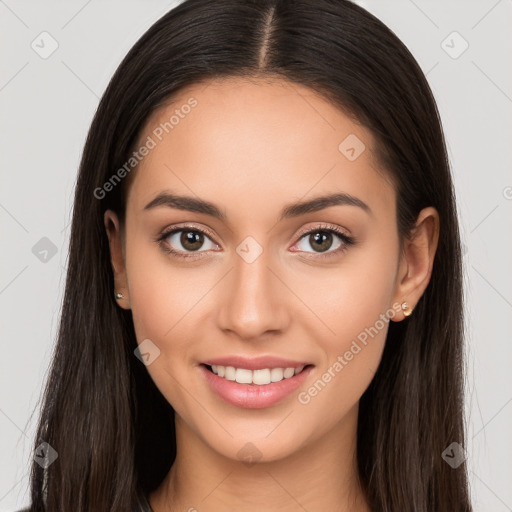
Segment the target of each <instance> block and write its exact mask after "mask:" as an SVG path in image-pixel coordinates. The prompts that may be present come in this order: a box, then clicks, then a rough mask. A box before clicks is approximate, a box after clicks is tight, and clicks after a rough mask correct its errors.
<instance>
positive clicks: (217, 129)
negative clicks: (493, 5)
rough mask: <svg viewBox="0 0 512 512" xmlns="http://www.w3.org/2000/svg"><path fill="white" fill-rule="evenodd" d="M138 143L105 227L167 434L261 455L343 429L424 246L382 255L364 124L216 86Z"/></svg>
mask: <svg viewBox="0 0 512 512" xmlns="http://www.w3.org/2000/svg"><path fill="white" fill-rule="evenodd" d="M186 105H189V107H186ZM171 116H174V118H172V117H171ZM170 120H171V121H170ZM166 122H167V123H168V124H167V125H165V123H166ZM162 126H164V127H166V129H164V128H162ZM167 132H168V133H167ZM148 137H150V139H151V140H152V141H153V142H154V144H153V143H152V142H149V140H150V139H148ZM139 141H140V145H143V144H147V145H148V147H149V146H151V148H150V149H149V151H147V154H146V156H145V157H144V158H143V159H142V161H141V162H140V163H139V165H138V167H137V169H136V171H133V174H132V175H131V176H130V178H129V179H130V184H129V189H128V195H127V209H126V224H125V230H124V234H123V235H122V236H121V233H120V231H119V223H118V220H117V217H116V215H115V213H113V212H111V211H108V212H107V213H106V216H105V220H106V225H107V229H108V232H109V239H110V243H111V252H112V259H113V265H114V272H115V279H116V290H118V291H119V290H120V291H122V292H123V294H124V298H123V299H122V300H120V301H119V305H120V306H121V307H124V308H130V309H131V310H132V314H133V321H134V326H135V332H136V335H137V341H138V343H139V344H140V343H142V342H143V341H144V340H150V341H149V342H148V341H145V343H146V345H145V347H146V349H147V348H148V347H149V349H150V350H149V353H150V356H149V358H150V359H149V360H150V361H151V362H150V364H148V365H147V370H148V372H149V374H150V376H151V378H152V379H153V380H154V382H155V384H156V386H157V387H158V388H159V389H160V391H161V392H162V394H163V395H164V396H165V397H166V399H167V400H168V401H169V403H170V404H171V405H172V406H173V408H174V410H175V412H176V423H177V427H178V428H179V429H183V430H182V431H183V432H185V431H186V432H188V433H189V434H190V435H192V436H194V437H195V438H196V439H198V440H200V441H201V443H202V444H203V445H204V446H207V447H208V448H209V449H211V450H212V451H213V452H216V453H218V454H222V455H223V456H225V457H228V458H231V459H240V458H241V457H242V456H243V450H244V449H245V450H248V449H252V450H255V451H256V450H257V453H258V457H261V460H276V459H279V458H283V457H285V456H288V455H290V454H293V453H294V452H297V451H298V450H301V449H303V448H305V447H307V446H311V445H313V444H314V443H315V442H316V441H318V440H319V439H321V438H322V436H325V435H327V434H328V433H330V432H336V431H341V430H343V428H344V427H343V425H344V424H345V423H346V422H347V421H348V419H349V418H352V419H353V418H354V417H355V415H356V413H357V406H358V402H359V399H360V397H361V395H362V394H363V392H364V391H365V389H366V388H367V387H368V385H369V383H370V382H371V380H372V378H373V376H374V374H375V371H376V369H377V367H378V365H379V361H380V359H381V355H382V351H383V348H384V343H385V339H386V334H387V330H388V326H389V320H390V319H393V321H400V320H403V314H402V312H401V311H400V309H399V306H397V303H398V304H400V303H401V302H402V301H403V299H404V297H406V298H407V300H408V302H409V303H410V305H412V306H413V305H414V302H415V301H416V300H417V298H419V295H421V293H422V291H423V289H424V287H425V286H426V283H427V282H428V277H429V275H430V269H431V257H433V256H432V255H431V254H430V256H427V254H426V253H427V252H429V251H428V250H427V251H426V252H425V251H423V252H422V251H421V250H420V249H417V248H416V249H411V250H410V252H409V253H408V254H409V259H407V255H406V256H403V255H402V253H401V252H400V250H399V237H398V233H397V227H396V226H397V224H396V210H395V201H396V194H395V190H394V187H393V186H392V184H391V183H390V181H389V179H387V178H386V174H385V173H384V172H383V171H382V170H381V169H379V168H378V162H376V161H375V160H374V157H373V148H374V139H373V137H372V135H371V133H370V132H369V131H367V130H366V129H364V128H363V127H361V126H360V125H358V124H355V123H354V121H353V120H351V119H350V118H348V117H347V116H346V115H345V114H343V113H342V112H341V111H340V110H338V109H337V108H335V107H334V106H332V105H331V104H330V103H328V102H327V101H326V100H324V99H322V98H321V97H320V96H318V95H317V94H316V93H315V92H314V91H312V90H310V89H308V88H305V87H303V86H299V85H297V84H290V83H289V82H285V81H273V82H270V81H257V80H252V81H249V80H244V79H224V80H219V81H215V82H209V83H207V84H202V85H195V86H191V87H188V88H187V89H184V90H182V92H181V93H180V94H179V96H177V97H176V98H175V99H174V101H173V103H172V104H170V105H168V106H165V107H162V108H160V109H159V110H158V111H156V112H155V113H154V114H153V115H152V116H151V117H150V118H149V120H148V122H147V124H146V126H145V128H144V131H143V133H142V135H141V136H140V139H139ZM173 196H186V198H190V199H189V200H185V199H176V197H173ZM326 196H329V197H330V199H329V200H324V201H322V200H318V198H322V197H326ZM201 202H208V203H209V204H208V205H206V206H205V205H204V204H202V203H201ZM310 202H311V204H309V206H305V203H310ZM171 231H172V232H171ZM429 233H430V234H429ZM421 236H422V235H421V234H420V235H419V237H420V238H421ZM429 237H430V238H429ZM432 238H435V237H434V236H433V235H432V231H428V230H427V231H425V236H424V237H423V239H424V240H428V239H432ZM420 245H421V244H420ZM121 246H122V247H123V250H122V256H121V250H120V247H121ZM411 247H413V246H412V245H411ZM207 363H210V365H208V366H207ZM215 363H217V364H216V365H215ZM210 366H211V369H210ZM226 367H232V368H235V370H232V369H226ZM301 367H304V368H302V371H301ZM236 368H239V369H240V370H242V371H238V370H236ZM276 368H293V369H294V370H293V371H291V370H288V371H287V372H286V371H285V372H283V371H280V370H277V369H276ZM253 369H257V370H261V371H255V372H252V371H250V370H253ZM212 370H214V371H216V372H217V375H215V374H214V373H213V371H212ZM290 373H293V377H290V376H289V375H290ZM222 374H224V377H221V376H219V375H222ZM287 375H288V377H286V376H287ZM283 377H286V378H283ZM231 378H235V381H232V380H229V379H231ZM281 379H282V380H281ZM273 380H275V382H270V383H269V381H273ZM237 381H239V382H237ZM254 381H255V382H256V383H254ZM249 382H253V383H249ZM277 427H278V428H277ZM247 443H251V445H249V444H247ZM248 447H251V448H248ZM240 450H242V452H240ZM241 453H242V455H241Z"/></svg>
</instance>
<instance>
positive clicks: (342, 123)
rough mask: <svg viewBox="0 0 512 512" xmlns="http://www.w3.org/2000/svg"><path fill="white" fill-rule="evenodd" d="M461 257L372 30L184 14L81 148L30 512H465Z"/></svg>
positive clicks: (299, 4)
mask: <svg viewBox="0 0 512 512" xmlns="http://www.w3.org/2000/svg"><path fill="white" fill-rule="evenodd" d="M460 252H461V251H460V242H459V232H458V225H457V215H456V205H455V200H454V192H453V186H452V181H451V177H450V170H449V163H448V160H447V155H446V149H445V143H444V138H443V132H442V128H441V125H440V120H439V116H438V112H437V108H436V104H435V101H434V98H433V96H432V93H431V91H430V88H429V86H428V84H427V81H426V79H425V77H424V75H423V73H422V72H421V70H420V68H419V66H418V65H417V63H416V62H415V60H414V58H413V57H412V55H411V54H410V53H409V51H408V50H407V49H406V48H405V46H404V45H403V44H402V43H401V42H400V41H399V39H398V38H397V37H396V36H395V35H394V34H393V33H392V32H391V31H390V30H389V29H388V28H387V27H385V26H384V25H383V24H382V23H381V22H380V21H379V20H377V19H376V18H375V17H373V16H372V15H370V14H369V13H368V12H366V11H365V10H364V9H362V8H360V7H358V6H356V5H354V4H352V3H350V2H348V1H345V0H320V1H313V0H297V1H284V0H283V1H280V0H268V1H256V0H254V1H242V0H220V1H216V2H204V1H199V0H186V1H185V2H183V3H182V4H180V5H179V6H178V7H176V8H175V9H173V10H172V11H170V12H169V13H167V14H166V15H165V16H164V17H162V18H161V19H160V20H159V21H158V22H157V23H155V24H154V25H153V26H152V27H151V28H150V29H149V30H148V31H147V32H146V34H144V35H143V36H142V38H141V39H140V40H139V41H138V42H137V43H136V45H135V46H134V47H133V48H132V50H131V51H130V52H129V54H128V55H127V56H126V58H125V59H124V61H123V62H122V63H121V65H120V66H119V68H118V70H117V71H116V73H115V75H114V77H113V78H112V81H111V82H110V84H109V86H108V88H107V90H106V92H105V94H104V95H103V98H102V100H101V102H100V105H99V107H98V111H97V113H96V116H95V118H94V120H93V123H92V126H91V129H90V132H89V136H88V140H87V143H86V146H85V150H84V154H83V158H82V162H81V166H80V170H79V176H78V181H77V185H76V195H75V203H74V212H73V222H72V229H71V243H70V255H69V266H68V275H67V281H66V290H65V298H64V305H63V311H62V318H61V323H60V330H59V336H58V343H57V346H56V352H55V355H54V358H53V365H52V369H51V375H50V377H49V380H48V383H47V387H46V390H45V400H44V406H43V409H42V414H41V420H40V424H39V428H38V437H37V440H36V443H35V451H36V453H35V461H34V464H33V467H32V480H31V492H32V508H31V510H33V511H40V510H41V511H42V510H45V507H46V510H62V511H64V510H73V511H93V510H94V511H95V512H98V511H117V510H146V511H149V510H153V511H154V512H162V511H169V510H172V511H174V510H189V511H193V510H199V511H221V512H222V511H224V510H234V509H236V510H247V511H253V510H254V511H256V510H258V511H260V510H266V511H273V510H285V511H287V510H308V511H309V512H313V511H316V510H340V511H345V510H351V511H370V510H374V511H377V510H379V511H390V512H391V511H397V510H410V511H427V510H429V511H430V510H439V511H451V512H454V511H457V512H458V511H460V512H462V511H465V512H467V511H470V510H472V509H471V505H470V501H469V496H468V483H467V475H466V467H465V464H464V462H463V459H464V457H463V456H462V455H461V452H460V451H459V450H462V447H463V446H464V429H463V410H462V404H463V388H462V370H461V365H462V348H463V329H462V325H463V323H462V288H461V283H462V279H461V254H460ZM447 450H448V451H447Z"/></svg>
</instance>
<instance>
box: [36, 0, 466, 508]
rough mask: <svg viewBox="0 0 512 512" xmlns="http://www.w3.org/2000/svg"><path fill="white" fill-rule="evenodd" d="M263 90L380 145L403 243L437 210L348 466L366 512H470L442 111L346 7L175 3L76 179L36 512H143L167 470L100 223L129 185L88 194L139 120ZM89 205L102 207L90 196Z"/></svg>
mask: <svg viewBox="0 0 512 512" xmlns="http://www.w3.org/2000/svg"><path fill="white" fill-rule="evenodd" d="M229 76H245V77H251V76H269V77H270V76H272V77H280V78H283V79H286V80H289V81H291V82H294V83H297V84H302V85H305V86H307V87H309V88H311V89H312V90H315V91H317V92H318V93H319V94H321V95H323V96H324V97H325V98H327V99H328V100H329V101H331V102H332V103H333V104H335V105H336V106H338V107H339V108H340V109H343V111H344V112H346V113H348V114H349V115H351V116H352V117H353V118H354V119H356V120H357V121H358V122H360V123H362V124H363V125H364V126H365V127H367V128H368V129H369V130H370V131H371V132H372V133H373V134H374V136H375V138H376V140H377V143H378V147H377V151H376V156H377V157H378V158H379V160H380V163H381V165H382V168H383V169H384V170H385V172H386V173H387V174H388V175H389V176H390V177H391V178H392V180H393V182H394V184H395V187H396V191H397V212H398V217H397V230H398V233H399V235H400V238H401V240H403V239H404V237H406V236H407V235H408V233H409V232H410V230H411V228H412V226H413V225H414V223H415V221H416V218H417V216H418V213H419V212H420V210H421V209H422V208H424V207H426V206H434V207H435V208H436V209H437V211H438V212H439V216H440V226H441V232H440V239H439V245H438V249H437V253H436V256H435V261H434V267H433V273H432V277H431V280H430V283H429V285H428V287H427V289H426V291H425V293H424V294H423V296H422V297H421V299H420V301H419V302H418V304H417V306H416V308H415V310H414V314H413V315H412V316H411V317H410V318H409V319H408V320H407V321H406V322H400V323H393V322H391V323H390V327H389V331H388V337H387V341H386V346H385V349H384V353H383V357H382V361H381V364H380V366H379V368H378V371H377V373H376V375H375V377H374V379H373V381H372V382H371V384H370V386H369V388H368V389H367V390H366V392H365V393H364V395H363V396H362V398H361V402H360V413H359V423H358V440H357V446H358V454H357V455H358V464H359V472H360V478H361V481H362V483H363V486H364V489H365V492H366V494H367V497H368V501H369V503H370V506H371V507H372V510H379V511H385V512H397V511H414V512H420V511H421V512H427V511H450V512H469V511H470V510H472V509H471V505H470V500H469V492H468V483H467V474H466V466H465V464H464V463H462V464H460V465H459V466H458V467H456V468H453V467H452V465H450V464H447V463H446V462H445V460H443V457H442V453H443V451H444V450H445V449H446V447H448V446H449V445H450V444H451V443H453V442H456V443H459V444H460V445H462V446H464V440H465V433H464V421H463V418H464V416H463V386H462V382H463V318H462V311H463V304H462V293H463V292H462V277H461V274H462V270H461V247H460V241H459V231H458V224H457V212H456V205H455V198H454V191H453V185H452V180H451V176H450V168H449V162H448V158H447V152H446V148H445V141H444V136H443V131H442V127H441V123H440V118H439V114H438V111H437V107H436V103H435V100H434V97H433V95H432V92H431V90H430V88H429V85H428V83H427V81H426V78H425V76H424V74H423V73H422V71H421V69H420V67H419V66H418V64H417V63H416V61H415V59H414V58H413V56H412V55H411V53H410V52H409V51H408V50H407V48H406V47H405V46H404V44H403V43H402V42H401V41H400V40H399V39H398V38H397V37H396V36H395V34H394V33H393V32H392V31H391V30H390V29H388V28H387V27H386V26H385V25H384V24H383V23H382V22H381V21H379V20H378V19H377V18H375V17H374V16H373V15H371V14H370V13H368V12H367V11H365V10H364V9H363V8H361V7H358V6H357V5H355V4H353V3H351V2H350V1H348V0H216V1H214V2H209V1H205V0H186V1H184V2H183V3H181V4H180V5H179V6H177V7H176V8H174V9H173V10H171V11H170V12H168V13H167V14H165V15H164V16H163V17H162V18H161V19H159V20H158V21H157V22H156V23H155V24H154V25H153V26H152V27H151V28H150V29H149V30H148V31H147V32H146V33H145V34H144V35H143V36H142V37H141V38H140V40H139V41H138V42H137V43H136V44H135V46H134V47H133V48H132V49H131V50H130V52H129V53H128V55H127V56H126V57H125V59H124V60H123V61H122V63H121V64H120V66H119V68H118V69H117V71H116V73H115V74H114V76H113V78H112V80H111V82H110V83H109V85H108V87H107V90H106V91H105V93H104V95H103V97H102V99H101V101H100V103H99V106H98V110H97V112H96V115H95V117H94V120H93V122H92V125H91V128H90V131H89V134H88V138H87V142H86V145H85V149H84V153H83V157H82V161H81V164H80V169H79V174H78V179H77V183H76V192H75V200H74V209H73V219H72V227H71V239H70V247H69V264H68V271H67V279H66V287H65V295H64V300H63V308H62V315H61V319H60V325H59V332H58V340H57V343H56V346H55V352H54V354H53V361H52V366H51V371H50V375H49V378H48V381H47V384H46V388H45V390H44V395H43V407H42V413H41V418H40V422H39V425H38V430H37V438H36V439H35V444H34V447H38V446H40V444H41V443H42V442H47V443H49V445H50V446H51V447H52V448H53V449H55V450H56V451H57V453H58V458H57V459H56V460H55V461H54V462H53V463H52V464H50V465H49V466H48V468H47V469H46V470H45V471H44V470H43V468H42V467H41V466H40V465H39V464H38V463H36V462H34V463H33V466H32V472H31V497H32V510H33V511H37V512H39V511H41V512H42V511H43V510H45V508H44V502H45V501H46V504H47V510H49V511H73V512H86V511H89V512H92V511H94V512H107V511H110V512H113V511H126V510H138V509H143V507H144V506H145V505H144V503H147V502H146V501H145V497H147V496H148V494H149V492H150V491H152V490H154V489H155V488H156V487H158V485H159V484H160V483H161V481H162V479H163V478H164V476H165V475H166V474H167V472H168V471H169V469H170V467H171V465H172V463H173V461H174V459H175V455H176V441H175V431H174V411H173V409H172V407H171V406H170V405H169V404H168V402H167V401H166V400H165V399H164V397H163V396H162V394H161V393H160V392H159V390H158V389H157V388H156V386H155V385H154V383H153V381H152V380H151V378H150V377H149V374H148V372H147V371H146V368H145V367H144V366H143V365H142V364H141V363H140V361H139V360H138V359H137V358H136V357H135V356H134V353H133V352H134V350H135V348H136V347H137V341H136V337H135V332H134V327H133V321H132V316H131V311H126V310H123V309H121V308H119V307H118V306H117V305H116V303H115V300H114V296H113V291H114V280H113V275H112V269H111V265H110V259H109V258H110V256H109V247H108V240H107V236H106V233H105V228H104V225H103V214H104V212H105V210H106V209H107V208H111V209H113V210H115V211H117V212H118V214H119V215H120V216H121V218H122V216H123V213H124V208H125V202H124V197H125V194H124V193H123V191H124V192H125V188H126V184H125V182H126V180H125V182H122V183H120V186H113V187H111V190H109V191H108V193H105V194H102V195H101V197H100V195H99V194H98V192H97V191H98V189H101V188H102V187H103V186H104V184H105V183H106V182H108V181H109V180H110V179H111V178H112V175H113V174H114V173H115V172H116V170H117V169H119V168H121V167H122V166H123V164H124V163H125V162H127V160H128V159H129V158H130V154H131V152H132V151H133V146H134V143H135V141H136V140H137V137H138V136H139V135H140V131H141V127H142V126H143V125H144V123H145V121H146V120H147V118H148V116H149V115H150V114H151V113H152V112H153V111H154V110H155V109H156V108H158V107H159V105H161V104H163V102H165V101H167V100H168V99H169V98H171V97H172V96H173V95H174V94H176V93H177V92H178V91H180V90H181V89H182V88H184V87H186V86H187V85H190V84H194V83H198V82H201V81H205V80H208V79H210V78H215V77H229ZM95 191H96V193H95Z"/></svg>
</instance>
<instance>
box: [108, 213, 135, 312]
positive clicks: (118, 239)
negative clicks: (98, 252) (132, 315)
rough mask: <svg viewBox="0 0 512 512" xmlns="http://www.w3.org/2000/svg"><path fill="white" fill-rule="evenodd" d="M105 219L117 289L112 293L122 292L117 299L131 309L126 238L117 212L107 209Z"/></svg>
mask: <svg viewBox="0 0 512 512" xmlns="http://www.w3.org/2000/svg"><path fill="white" fill-rule="evenodd" d="M103 221H104V223H105V229H106V231H107V236H108V243H109V246H110V262H111V264H112V271H113V273H114V286H115V290H112V293H113V294H114V293H122V294H123V298H116V299H115V300H116V302H117V303H118V304H119V306H120V307H122V308H123V309H130V295H129V291H128V280H127V276H126V268H125V262H124V259H125V258H124V240H123V233H122V230H121V229H120V222H119V218H118V216H117V214H116V213H115V212H113V211H112V210H107V211H106V212H105V215H104V216H103Z"/></svg>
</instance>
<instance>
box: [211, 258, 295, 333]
mask: <svg viewBox="0 0 512 512" xmlns="http://www.w3.org/2000/svg"><path fill="white" fill-rule="evenodd" d="M271 265H272V264H271V262H270V261H269V260H268V258H267V255H266V252H263V253H262V254H261V255H260V256H259V257H258V258H257V259H256V260H255V261H252V262H247V261H245V260H244V259H243V258H242V257H239V256H238V255H236V256H235V257H234V268H233V269H232V270H231V272H229V274H228V276H226V279H224V284H223V285H221V297H219V299H220V302H219V304H220V306H219V311H218V320H217V321H218V325H219V328H220V329H222V330H223V331H224V332H229V333H232V334H236V335H237V337H239V338H240V339H243V340H255V339H257V338H261V337H262V336H264V335H266V334H268V333H271V332H272V333H274V334H276V333H277V332H282V331H285V330H286V329H287V327H288V325H289V322H290V311H289V309H288V308H287V304H288V301H289V300H290V296H291V293H290V291H289V290H288V289H287V287H286V286H285V285H284V284H283V283H282V281H281V280H280V279H279V277H278V276H277V274H278V273H277V272H276V271H275V270H274V269H272V268H270V267H271Z"/></svg>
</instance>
